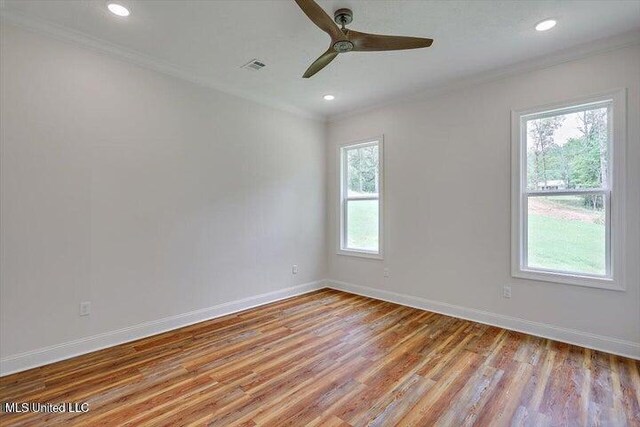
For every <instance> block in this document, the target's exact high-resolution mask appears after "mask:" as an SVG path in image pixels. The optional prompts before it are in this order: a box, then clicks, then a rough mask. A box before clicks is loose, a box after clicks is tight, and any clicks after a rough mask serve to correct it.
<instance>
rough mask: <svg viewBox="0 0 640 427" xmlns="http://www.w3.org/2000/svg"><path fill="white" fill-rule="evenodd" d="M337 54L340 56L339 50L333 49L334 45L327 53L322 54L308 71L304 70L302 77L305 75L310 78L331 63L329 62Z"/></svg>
mask: <svg viewBox="0 0 640 427" xmlns="http://www.w3.org/2000/svg"><path fill="white" fill-rule="evenodd" d="M336 56H338V52H336V51H335V50H333V48H332V47H330V48H329V50H327V51H326V52H325V53H323V54H322V55H320V58H318V59H316V60H315V61H314V63H313V64H311V66H310V67H309V68H307V71H305V72H304V74H303V75H302V77H304V78H305V79H308V78H309V77H311V76H313V75H314V74H315V73H317V72H318V71H320V70H322V69H323V68H324V67H326V66H327V65H329V63H330V62H331V61H333V60H334V59H335V57H336Z"/></svg>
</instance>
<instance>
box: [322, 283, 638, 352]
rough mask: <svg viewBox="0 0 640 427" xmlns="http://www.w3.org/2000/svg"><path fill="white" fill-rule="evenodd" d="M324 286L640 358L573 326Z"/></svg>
mask: <svg viewBox="0 0 640 427" xmlns="http://www.w3.org/2000/svg"><path fill="white" fill-rule="evenodd" d="M327 287H329V288H331V289H336V290H339V291H344V292H349V293H352V294H357V295H362V296H366V297H370V298H375V299H379V300H383V301H388V302H393V303H396V304H401V305H406V306H408V307H413V308H418V309H420V310H427V311H433V312H436V313H440V314H445V315H447V316H453V317H458V318H461V319H466V320H471V321H474V322H478V323H484V324H487V325H492V326H498V327H500V328H504V329H509V330H512V331H517V332H523V333H525V334H530V335H535V336H539V337H542V338H549V339H552V340H555V341H561V342H565V343H569V344H575V345H578V346H581V347H586V348H591V349H594V350H600V351H604V352H607V353H612V354H617V355H620V356H625V357H629V358H631V359H636V360H640V343H636V342H633V341H625V340H621V339H617V338H610V337H606V336H602V335H596V334H590V333H588V332H583V331H578V330H575V329H567V328H561V327H558V326H553V325H549V324H546V323H539V322H532V321H529V320H525V319H520V318H517V317H511V316H505V315H502V314H496V313H491V312H488V311H483V310H476V309H472V308H466V307H461V306H458V305H453V304H448V303H444V302H438V301H431V300H428V299H425V298H420V297H414V296H410V295H405V294H399V293H396V292H390V291H385V290H381V289H374V288H370V287H368V286H361V285H354V284H352V283H345V282H339V281H335V280H329V281H327Z"/></svg>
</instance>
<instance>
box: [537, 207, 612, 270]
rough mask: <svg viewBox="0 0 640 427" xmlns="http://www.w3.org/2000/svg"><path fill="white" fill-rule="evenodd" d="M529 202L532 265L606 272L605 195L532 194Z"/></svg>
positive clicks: (555, 268)
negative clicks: (542, 195) (539, 195)
mask: <svg viewBox="0 0 640 427" xmlns="http://www.w3.org/2000/svg"><path fill="white" fill-rule="evenodd" d="M528 205H529V210H528V215H529V216H528V236H527V246H528V248H527V250H528V267H529V268H534V269H542V270H560V271H566V272H572V273H583V274H596V275H605V274H606V255H605V253H606V232H605V208H604V197H603V196H602V195H571V196H545V197H535V196H531V197H529V199H528Z"/></svg>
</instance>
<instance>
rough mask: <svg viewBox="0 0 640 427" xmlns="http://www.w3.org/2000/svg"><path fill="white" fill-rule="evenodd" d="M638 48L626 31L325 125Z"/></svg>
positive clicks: (639, 36) (637, 34)
mask: <svg viewBox="0 0 640 427" xmlns="http://www.w3.org/2000/svg"><path fill="white" fill-rule="evenodd" d="M638 44H640V31H630V32H626V33H623V34H619V35H617V36H613V37H609V38H604V39H600V40H597V41H595V42H589V43H584V44H580V45H577V46H573V47H569V48H566V49H562V50H560V51H557V52H555V53H551V54H548V55H543V56H539V57H537V58H533V59H529V60H526V61H521V62H518V63H515V64H511V65H508V66H504V67H498V68H494V69H492V70H489V71H485V72H480V73H473V74H470V75H468V76H466V77H462V78H459V79H452V80H450V81H448V82H441V83H438V84H436V85H433V86H432V87H426V88H423V89H422V90H412V91H410V92H409V91H407V92H405V93H404V94H400V95H397V96H394V97H392V99H390V100H388V101H380V102H373V103H372V104H370V105H368V106H367V107H362V108H355V109H353V110H351V111H349V112H346V113H338V114H331V115H329V116H328V117H327V123H337V122H340V121H342V120H344V119H347V118H352V117H354V116H358V115H361V114H364V113H368V112H371V111H375V110H379V109H382V108H385V107H390V106H392V105H398V104H403V103H406V102H415V101H421V100H425V99H428V98H432V97H435V96H439V95H443V94H445V93H449V92H455V91H458V90H462V89H466V88H469V87H473V86H476V85H479V84H483V83H489V82H493V81H498V80H503V79H507V78H509V77H513V76H516V75H518V74H526V73H529V72H532V71H537V70H542V69H545V68H550V67H554V66H556V65H560V64H563V63H566V62H571V61H577V60H580V59H584V58H588V57H591V56H595V55H599V54H602V53H605V52H610V51H614V50H618V49H624V48H626V47H630V46H634V45H638Z"/></svg>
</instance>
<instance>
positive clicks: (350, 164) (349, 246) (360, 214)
mask: <svg viewBox="0 0 640 427" xmlns="http://www.w3.org/2000/svg"><path fill="white" fill-rule="evenodd" d="M382 157H383V156H382V137H379V138H374V139H369V140H366V141H363V142H358V143H353V144H349V145H343V146H341V147H340V238H339V248H338V253H339V254H343V255H357V256H364V257H368V258H382V212H383V210H382V193H383V191H382V182H383V180H382V175H383V173H382V170H383V169H382V166H383V162H382Z"/></svg>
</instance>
